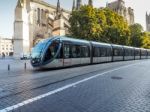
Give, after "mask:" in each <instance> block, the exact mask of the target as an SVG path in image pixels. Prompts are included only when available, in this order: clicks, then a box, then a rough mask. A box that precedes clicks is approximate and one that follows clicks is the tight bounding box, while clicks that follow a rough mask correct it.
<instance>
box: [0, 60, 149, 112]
mask: <svg viewBox="0 0 150 112" xmlns="http://www.w3.org/2000/svg"><path fill="white" fill-rule="evenodd" d="M5 63H6V62H5ZM18 63H20V65H21V64H22V63H24V62H18ZM1 65H2V61H0V66H1ZM14 65H15V64H14ZM120 67H122V68H120ZM149 67H150V60H142V61H141V60H137V61H126V62H115V63H105V64H97V65H90V66H82V67H74V68H65V69H59V70H52V71H48V70H45V71H39V70H34V69H32V68H28V69H27V70H26V71H23V70H21V68H22V67H21V66H19V67H18V68H17V69H16V70H15V69H14V71H13V73H12V74H11V72H10V73H9V74H8V72H7V71H5V70H4V69H3V70H2V69H1V71H0V110H2V109H5V108H7V107H10V106H13V105H16V104H18V103H21V102H23V101H26V100H28V99H33V98H36V97H37V96H39V95H43V94H45V93H48V92H50V91H55V90H57V89H58V88H61V87H65V86H66V85H70V84H74V83H76V82H79V81H81V80H85V79H87V78H89V77H93V76H96V75H98V74H102V75H99V76H97V77H95V78H91V79H90V80H87V81H83V82H82V83H78V84H75V85H73V86H71V87H68V88H66V89H64V90H61V91H59V92H56V93H54V94H52V95H48V96H46V97H43V98H41V99H39V100H35V101H33V102H31V103H29V104H24V105H23V106H19V107H17V108H16V109H11V111H13V112H150V70H149ZM118 68H120V69H118ZM18 69H19V70H18ZM4 71H5V72H4ZM21 71H22V72H21ZM108 71H109V72H108ZM4 73H5V74H4Z"/></svg>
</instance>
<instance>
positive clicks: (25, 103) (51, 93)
mask: <svg viewBox="0 0 150 112" xmlns="http://www.w3.org/2000/svg"><path fill="white" fill-rule="evenodd" d="M137 64H138V63H136V64H130V65H126V66H122V67H119V68H116V69H112V70H109V71H106V72H103V73H100V74H97V75H94V76H91V77H88V78H85V79H83V80H80V81H77V82H75V83H71V84H68V85H66V86H63V87H60V88H58V89H55V90H53V91H50V92H48V93H45V94H42V95H39V96H37V97H34V98H31V99H28V100H25V101H23V102H21V103H18V104H16V105H13V106H10V107H7V108H5V109H2V110H0V112H8V111H12V110H14V109H17V108H19V107H22V106H24V105H27V104H30V103H32V102H34V101H37V100H40V99H42V98H45V97H47V96H50V95H53V94H56V93H58V92H61V91H63V90H65V89H68V88H71V87H75V86H76V85H78V84H80V83H83V82H86V81H88V80H91V79H94V78H96V77H99V76H102V75H104V74H108V73H111V72H114V71H117V70H120V69H122V68H127V67H130V66H133V65H137Z"/></svg>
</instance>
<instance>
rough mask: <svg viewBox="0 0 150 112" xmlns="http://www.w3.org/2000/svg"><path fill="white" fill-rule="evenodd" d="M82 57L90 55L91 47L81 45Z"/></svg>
mask: <svg viewBox="0 0 150 112" xmlns="http://www.w3.org/2000/svg"><path fill="white" fill-rule="evenodd" d="M81 57H89V47H88V46H81Z"/></svg>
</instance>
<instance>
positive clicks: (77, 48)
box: [31, 36, 150, 68]
mask: <svg viewBox="0 0 150 112" xmlns="http://www.w3.org/2000/svg"><path fill="white" fill-rule="evenodd" d="M31 56H32V58H31V65H32V66H33V67H36V68H59V67H69V66H75V65H87V64H95V63H102V62H115V61H126V60H137V59H148V58H150V50H148V49H144V48H135V47H130V46H122V45H116V44H107V43H101V42H93V41H86V40H80V39H74V38H68V37H65V36H56V37H52V38H48V39H45V40H42V41H40V42H39V43H38V44H37V45H36V46H35V47H34V48H33V50H32V53H31Z"/></svg>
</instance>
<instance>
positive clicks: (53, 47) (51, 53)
mask: <svg viewBox="0 0 150 112" xmlns="http://www.w3.org/2000/svg"><path fill="white" fill-rule="evenodd" d="M58 48H59V41H58V40H56V41H53V42H52V44H50V46H49V48H48V49H47V51H46V54H45V59H44V61H49V60H50V59H53V58H54V57H55V56H56V53H57V51H58Z"/></svg>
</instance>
